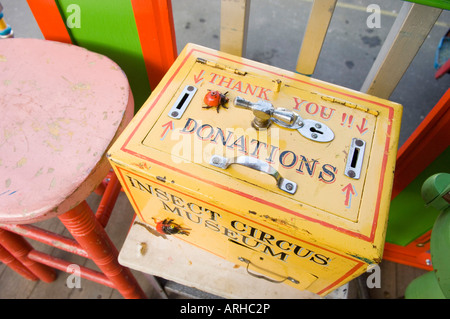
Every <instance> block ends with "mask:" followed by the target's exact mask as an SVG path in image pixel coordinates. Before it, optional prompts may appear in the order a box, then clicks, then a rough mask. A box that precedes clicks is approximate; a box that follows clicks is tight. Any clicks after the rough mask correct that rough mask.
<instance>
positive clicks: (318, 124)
mask: <svg viewBox="0 0 450 319" xmlns="http://www.w3.org/2000/svg"><path fill="white" fill-rule="evenodd" d="M314 126H315V127H316V128H321V127H322V125H320V123H316V124H315V125H314Z"/></svg>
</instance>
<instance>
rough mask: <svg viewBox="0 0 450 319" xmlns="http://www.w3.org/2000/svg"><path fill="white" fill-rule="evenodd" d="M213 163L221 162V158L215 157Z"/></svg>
mask: <svg viewBox="0 0 450 319" xmlns="http://www.w3.org/2000/svg"><path fill="white" fill-rule="evenodd" d="M212 163H213V164H219V163H220V158H218V157H213V159H212Z"/></svg>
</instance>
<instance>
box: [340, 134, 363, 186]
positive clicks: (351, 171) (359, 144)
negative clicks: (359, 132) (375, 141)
mask: <svg viewBox="0 0 450 319" xmlns="http://www.w3.org/2000/svg"><path fill="white" fill-rule="evenodd" d="M365 148H366V142H364V141H363V140H361V139H359V138H353V139H352V143H351V145H350V152H349V153H348V158H347V163H346V165H345V173H344V174H345V175H346V176H348V177H350V178H353V179H359V178H360V176H361V169H362V163H363V159H364V150H365Z"/></svg>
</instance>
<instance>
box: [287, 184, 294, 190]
mask: <svg viewBox="0 0 450 319" xmlns="http://www.w3.org/2000/svg"><path fill="white" fill-rule="evenodd" d="M285 187H286V189H287V190H288V191H291V190H293V189H294V185H292V183H286V185H285Z"/></svg>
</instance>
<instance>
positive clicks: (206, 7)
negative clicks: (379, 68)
mask: <svg viewBox="0 0 450 319" xmlns="http://www.w3.org/2000/svg"><path fill="white" fill-rule="evenodd" d="M0 2H1V3H2V5H3V7H4V10H3V12H4V14H5V20H6V21H7V23H8V24H10V25H11V27H12V28H13V30H14V34H15V37H20V38H25V37H27V38H43V36H42V33H41V32H40V30H39V27H38V26H37V24H36V21H35V20H34V17H33V15H32V13H31V11H30V9H29V8H28V5H27V2H26V0H0ZM371 4H376V5H378V6H379V7H380V9H381V17H380V25H379V28H369V27H368V24H367V18H368V17H369V15H370V12H367V10H366V9H367V7H368V6H369V5H371ZM402 4H403V1H401V0H393V1H388V0H339V1H338V3H337V6H336V9H335V11H334V15H333V19H332V21H331V23H330V27H329V29H328V34H327V37H326V40H325V42H324V46H323V48H322V51H321V55H320V58H319V61H318V65H317V67H316V70H315V73H314V74H313V76H312V77H314V78H317V79H320V80H323V81H326V82H329V83H333V84H337V85H340V86H344V87H347V88H350V89H354V90H359V89H360V88H361V86H362V83H363V82H364V79H365V77H366V76H367V74H368V72H369V70H370V67H371V65H372V63H373V61H374V60H375V58H376V56H377V54H378V52H379V50H380V48H381V46H382V44H383V42H384V40H385V39H386V36H387V34H388V32H389V30H390V28H391V26H392V24H393V23H394V20H395V17H396V16H397V13H398V12H399V10H400V8H401V6H402ZM311 6H312V0H282V1H280V0H251V6H250V20H249V28H248V38H247V49H246V54H245V57H246V58H249V59H251V60H255V61H259V62H263V63H266V64H269V65H273V66H276V67H279V68H282V69H286V70H291V71H295V66H296V63H297V57H298V52H299V49H300V46H301V40H302V37H303V33H304V30H305V27H306V24H307V21H308V17H309V12H310V9H311ZM172 7H173V16H174V21H175V32H176V37H177V48H178V51H179V52H181V50H182V49H183V47H184V46H185V45H186V43H196V44H200V45H203V46H206V47H210V48H213V49H219V48H220V40H219V35H220V1H219V0H214V1H212V0H172ZM449 28H450V12H449V11H444V12H443V13H442V14H441V16H440V18H439V19H438V21H437V23H436V25H435V26H434V28H433V29H432V31H431V32H430V34H429V36H428V38H427V40H426V41H425V42H424V44H423V46H422V47H421V49H420V51H419V52H418V54H417V56H416V57H415V59H414V60H413V62H412V63H411V65H410V67H409V69H408V71H407V72H406V74H405V75H404V76H403V78H402V80H401V81H400V83H399V85H398V86H397V88H396V90H395V91H394V92H393V94H392V95H391V97H390V100H392V101H395V102H397V103H400V104H402V105H403V106H404V113H403V119H402V128H401V132H400V141H399V145H401V144H403V143H404V142H405V141H406V139H407V138H408V137H409V136H410V135H411V133H412V132H413V131H414V130H415V129H416V127H417V126H418V125H419V124H420V122H421V121H422V120H423V119H424V118H425V116H426V115H427V114H428V113H429V111H430V110H431V109H432V108H433V106H434V105H435V104H436V103H437V101H438V100H439V99H440V98H441V96H442V95H443V94H444V93H445V91H446V90H447V89H448V88H449V86H450V85H449V84H450V74H446V75H444V76H443V77H442V78H440V79H439V80H436V79H435V78H434V73H435V71H436V70H435V69H434V59H435V52H436V48H437V46H438V44H439V41H440V39H441V38H442V36H444V35H445V33H446V32H447V31H448V29H449Z"/></svg>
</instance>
